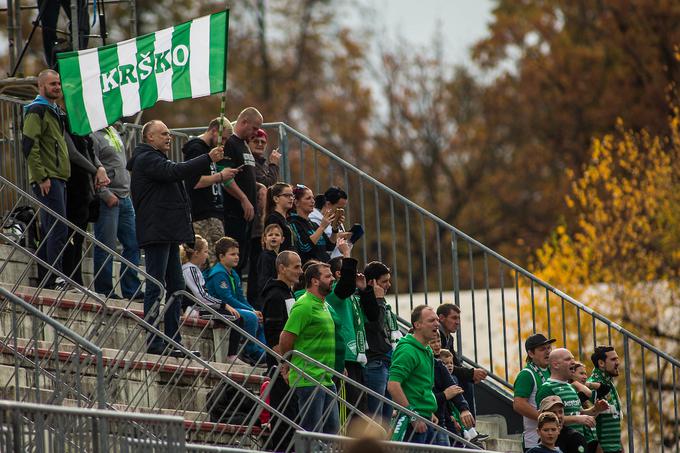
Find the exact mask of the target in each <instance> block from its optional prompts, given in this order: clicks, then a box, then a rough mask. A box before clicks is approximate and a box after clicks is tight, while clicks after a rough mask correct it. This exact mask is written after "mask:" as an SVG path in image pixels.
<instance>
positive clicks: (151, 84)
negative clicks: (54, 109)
mask: <svg viewBox="0 0 680 453" xmlns="http://www.w3.org/2000/svg"><path fill="white" fill-rule="evenodd" d="M228 27H229V11H228V10H227V11H222V12H219V13H216V14H212V15H210V16H204V17H201V18H198V19H194V20H192V21H190V22H185V23H183V24H180V25H176V26H174V27H171V28H166V29H164V30H160V31H157V32H155V33H150V34H148V35H144V36H139V37H137V38H133V39H128V40H127V41H121V42H119V43H116V44H109V45H106V46H103V47H98V48H96V49H87V50H81V51H74V52H65V53H60V54H58V56H57V57H58V61H59V74H60V76H61V84H62V90H63V92H64V103H65V104H66V113H67V114H68V121H69V124H70V126H71V131H72V132H73V133H74V134H77V135H87V134H88V133H90V132H92V131H96V130H99V129H101V128H104V127H106V126H108V125H110V124H113V123H114V122H115V121H116V120H118V119H120V118H121V117H123V116H130V115H134V114H135V113H137V112H139V111H140V110H143V109H146V108H149V107H152V106H153V105H154V104H155V103H156V102H157V101H174V100H175V99H185V98H198V97H201V96H208V95H210V94H214V93H220V92H222V91H224V90H225V89H226V68H227V30H228Z"/></svg>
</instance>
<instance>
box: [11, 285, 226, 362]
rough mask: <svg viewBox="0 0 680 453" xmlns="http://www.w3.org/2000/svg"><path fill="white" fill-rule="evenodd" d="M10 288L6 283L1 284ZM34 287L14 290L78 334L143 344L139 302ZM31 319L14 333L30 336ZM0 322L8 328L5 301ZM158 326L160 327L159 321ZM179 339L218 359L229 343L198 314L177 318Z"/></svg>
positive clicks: (45, 335) (49, 333) (103, 341)
mask: <svg viewBox="0 0 680 453" xmlns="http://www.w3.org/2000/svg"><path fill="white" fill-rule="evenodd" d="M2 286H4V287H5V288H7V289H11V286H10V285H8V284H3V285H2ZM36 292H37V290H36V289H35V288H31V287H19V288H17V289H15V290H14V293H15V294H16V295H17V296H19V297H21V298H22V299H23V300H25V301H27V302H29V303H31V304H33V305H34V306H36V307H39V308H40V309H41V311H43V312H44V313H46V314H48V315H49V316H50V317H51V318H52V319H55V320H58V321H59V322H60V323H61V324H63V325H64V326H66V327H68V328H70V329H71V330H73V331H74V332H76V333H78V334H79V335H81V336H83V337H85V338H87V339H90V340H91V341H93V342H94V343H96V344H98V345H99V346H101V347H106V348H112V349H129V348H130V347H131V345H133V344H134V343H140V344H144V342H145V341H146V340H145V339H146V336H147V331H146V330H145V329H143V328H142V327H141V326H140V321H139V319H142V318H143V317H144V309H143V304H142V303H141V302H131V301H128V300H126V299H108V300H102V299H98V298H96V297H92V296H89V295H85V294H81V293H76V292H66V293H63V292H59V291H54V290H42V291H40V292H39V293H38V295H37V296H36ZM34 322H37V321H34V320H33V319H31V318H30V317H24V318H23V319H21V322H19V323H18V325H17V332H18V335H19V336H21V337H24V338H31V337H32V336H33V335H34V330H33V328H34V325H33V324H34ZM38 324H39V325H38V326H37V327H40V329H39V330H42V335H41V337H40V338H41V339H45V340H51V339H53V329H51V328H44V329H43V328H42V325H41V323H40V322H38ZM0 326H2V330H3V332H10V331H11V329H12V326H13V325H12V313H11V307H10V306H9V305H6V306H4V309H3V310H0ZM159 329H160V330H162V329H163V323H162V322H161V324H160V327H159ZM180 331H181V334H182V343H183V344H184V345H185V346H186V347H187V348H189V349H192V350H198V351H200V352H201V355H202V356H203V357H206V358H209V359H210V360H215V361H220V360H223V359H224V358H225V357H226V351H227V347H228V343H229V339H228V334H227V332H228V330H227V329H226V328H225V325H224V324H222V323H220V322H215V321H207V320H203V319H200V318H184V317H182V319H181V328H180Z"/></svg>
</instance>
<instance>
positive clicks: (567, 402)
mask: <svg viewBox="0 0 680 453" xmlns="http://www.w3.org/2000/svg"><path fill="white" fill-rule="evenodd" d="M550 395H556V396H559V397H560V398H561V399H562V403H563V404H564V415H565V416H569V415H579V414H580V413H581V400H580V399H579V397H578V394H577V393H576V390H574V387H572V386H571V384H569V383H568V382H565V381H558V380H557V379H553V378H550V379H548V380H547V381H546V382H545V383H543V385H541V387H540V388H539V389H538V392H537V393H536V404H537V405H538V406H540V405H541V401H543V398H545V397H546V396H550ZM570 426H571V427H572V428H574V430H576V431H578V432H580V433H581V434H583V436H585V435H586V434H585V429H584V426H583V425H580V424H572V425H570Z"/></svg>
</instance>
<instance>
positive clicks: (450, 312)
mask: <svg viewBox="0 0 680 453" xmlns="http://www.w3.org/2000/svg"><path fill="white" fill-rule="evenodd" d="M437 315H438V316H439V337H440V338H441V340H442V348H444V349H448V350H449V351H451V354H453V365H454V367H453V374H454V375H455V376H456V377H457V378H458V382H459V384H460V386H461V387H463V389H464V390H465V400H466V401H467V402H468V405H469V406H470V411H471V412H472V415H473V416H475V417H476V416H477V410H476V409H477V408H476V406H475V386H474V384H478V383H479V382H480V381H482V379H486V375H487V373H486V371H485V370H483V369H481V368H467V367H464V366H463V363H462V361H461V359H460V357H459V356H458V354H457V352H456V347H455V346H454V344H453V335H454V334H455V333H456V332H458V327H460V307H458V306H457V305H454V304H448V303H447V304H441V305H440V306H439V307H437Z"/></svg>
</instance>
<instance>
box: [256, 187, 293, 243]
mask: <svg viewBox="0 0 680 453" xmlns="http://www.w3.org/2000/svg"><path fill="white" fill-rule="evenodd" d="M292 209H293V189H292V188H291V187H290V184H286V183H285V182H277V183H276V184H274V185H272V186H270V187H269V189H267V203H266V208H265V212H264V228H267V226H268V225H271V224H272V223H274V224H276V225H278V226H280V227H281V231H283V242H281V245H280V246H279V252H282V251H284V250H291V251H296V248H295V236H294V234H293V230H292V229H291V227H290V224H289V223H288V215H289V214H290V211H291V210H292Z"/></svg>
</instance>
